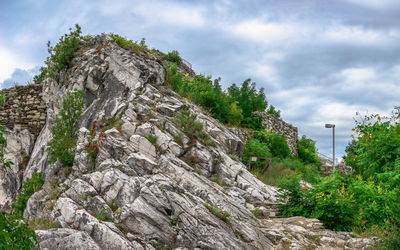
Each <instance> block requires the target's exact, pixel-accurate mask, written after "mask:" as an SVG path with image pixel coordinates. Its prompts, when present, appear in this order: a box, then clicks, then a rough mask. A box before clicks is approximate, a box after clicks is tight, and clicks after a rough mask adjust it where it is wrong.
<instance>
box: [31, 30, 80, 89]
mask: <svg viewBox="0 0 400 250" xmlns="http://www.w3.org/2000/svg"><path fill="white" fill-rule="evenodd" d="M69 30H70V32H69V34H65V35H63V36H61V38H60V40H59V42H58V43H57V44H56V46H54V47H52V46H51V44H50V42H48V43H47V47H48V52H49V57H47V59H46V61H45V64H46V67H42V68H41V69H40V74H39V75H37V76H35V77H34V79H33V80H34V82H36V83H40V82H42V81H43V80H44V79H45V78H47V77H54V76H55V74H56V73H58V72H60V71H62V70H65V69H67V68H69V67H70V66H71V64H72V59H73V58H74V57H75V54H76V52H77V51H78V50H79V47H80V44H81V40H82V36H81V34H82V31H81V27H80V26H79V25H78V24H76V25H75V30H72V29H71V28H70V29H69Z"/></svg>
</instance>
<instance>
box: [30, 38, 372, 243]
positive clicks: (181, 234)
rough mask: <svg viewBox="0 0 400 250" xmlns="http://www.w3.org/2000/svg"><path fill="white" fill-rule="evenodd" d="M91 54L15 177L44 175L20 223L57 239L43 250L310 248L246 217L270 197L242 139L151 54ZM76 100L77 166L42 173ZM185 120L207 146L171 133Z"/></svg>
mask: <svg viewBox="0 0 400 250" xmlns="http://www.w3.org/2000/svg"><path fill="white" fill-rule="evenodd" d="M87 43H88V44H87V49H86V50H85V51H83V52H82V54H81V55H80V56H79V57H77V58H75V59H74V62H73V65H74V66H73V67H72V68H70V69H69V70H68V71H67V72H64V73H63V74H62V75H60V77H59V79H60V80H59V81H58V82H56V81H54V80H52V79H47V80H46V81H45V82H44V83H43V84H44V85H43V99H44V101H45V103H46V106H47V121H46V124H45V126H44V127H43V129H42V131H41V132H40V134H39V136H38V138H37V140H36V142H35V146H34V148H33V150H31V158H30V160H29V163H28V165H27V167H26V170H25V171H24V173H23V177H24V178H25V179H26V178H28V177H30V176H31V175H32V173H34V172H40V173H42V174H43V176H44V178H45V185H44V188H43V189H42V190H41V191H39V192H37V193H35V194H34V195H33V196H32V197H31V198H30V199H29V201H28V204H27V208H26V210H25V212H24V217H25V218H27V219H30V220H36V219H50V220H53V221H57V222H58V223H59V225H60V226H61V228H58V229H48V230H37V231H36V233H37V234H38V237H39V246H38V248H39V249H160V248H161V247H164V248H166V249H173V248H178V247H179V248H180V249H278V248H279V247H280V246H282V244H286V243H284V242H283V241H285V240H286V239H289V240H290V242H293V244H294V245H293V246H300V248H302V247H303V246H304V247H305V246H307V244H308V243H309V241H305V240H304V241H303V240H301V239H297V238H296V239H292V235H294V233H293V234H292V233H291V231H290V230H289V229H287V228H286V227H285V228H283V227H280V226H277V225H270V224H268V223H269V222H268V221H265V220H260V219H257V218H256V217H255V216H254V215H253V213H252V210H254V209H256V207H255V204H257V206H263V204H270V203H274V202H275V200H276V198H275V195H276V192H277V191H276V188H275V187H272V186H268V185H265V184H263V183H262V182H261V181H259V180H258V179H257V178H256V177H255V176H253V175H252V174H251V173H249V172H248V171H247V170H246V167H245V166H244V165H243V164H242V163H241V162H240V161H237V160H235V159H236V157H233V155H239V154H240V152H241V149H242V148H243V144H244V142H243V139H242V138H241V137H242V136H240V137H239V136H238V135H236V134H235V133H234V132H233V131H231V130H229V129H227V128H226V127H225V126H223V125H222V124H220V123H219V122H218V121H217V120H215V119H213V118H211V117H209V116H207V115H206V114H205V113H204V112H203V111H202V110H201V109H200V108H199V107H197V106H195V105H193V104H191V103H189V102H187V101H186V100H185V99H183V98H181V97H180V96H178V95H176V94H175V93H174V92H173V91H171V90H170V89H169V88H168V87H167V86H164V74H165V73H164V69H163V67H162V66H161V64H160V62H159V61H158V60H157V58H155V57H154V56H152V55H151V54H148V55H146V56H143V55H141V54H135V53H132V52H130V51H127V50H124V49H121V48H120V47H118V46H117V45H116V44H114V43H112V42H110V41H109V39H108V37H107V36H104V35H103V36H98V37H95V38H93V39H92V40H91V41H89V42H87ZM143 53H144V52H143ZM72 89H80V90H83V91H84V92H85V99H86V101H87V106H86V108H85V111H84V113H83V116H82V119H81V122H80V128H79V138H78V142H77V147H76V156H75V164H74V165H73V166H72V167H71V168H66V167H62V166H60V165H59V164H57V163H49V161H48V155H47V152H46V145H47V143H48V142H49V141H50V139H51V133H50V129H51V127H52V126H53V120H54V117H55V114H56V113H57V112H58V110H59V108H60V104H61V100H60V98H59V96H63V95H64V94H65V93H66V92H67V91H70V90H72ZM183 109H185V110H189V111H190V112H191V113H195V114H197V119H198V121H200V122H201V123H202V124H203V127H204V132H205V133H206V134H207V135H208V137H209V142H208V143H207V144H206V145H205V144H203V143H201V142H200V141H199V140H193V138H192V137H191V135H188V134H185V133H184V131H183V130H182V129H181V128H180V126H179V124H177V123H176V122H175V119H174V118H175V116H176V115H177V114H178V113H179V112H180V111H181V110H183ZM94 122H96V124H97V125H98V126H97V129H96V131H93V130H92V131H90V130H91V129H92V124H93V123H94ZM104 124H107V126H105V125H104ZM89 134H92V135H93V134H95V136H94V138H92V139H91V140H92V141H95V142H96V143H97V146H98V149H99V150H98V154H97V155H96V157H95V158H93V157H89V155H88V152H87V145H88V143H89ZM149 135H151V136H152V137H151V138H156V140H154V139H152V140H150V137H149ZM243 138H245V135H243ZM278 224H279V223H278ZM292 224H293V223H292ZM288 227H289V228H292V229H293V228H296V227H295V226H290V223H289V224H288ZM288 230H289V231H288ZM293 230H294V229H293ZM307 230H308V229H307V228H305V229H304V230H303V231H301V230H300V231H296V234H297V233H298V234H299V235H306V233H307ZM325 231H326V232H328V230H325ZM325 231H324V232H325ZM329 233H330V234H331V235H335V233H334V232H331V231H329ZM299 237H300V236H299ZM304 237H307V236H304ZM346 240H348V238H346ZM346 244H347V243H346ZM367 245H368V244H367V243H365V244H364V243H363V244H361V245H360V246H362V247H365V246H367ZM320 246H325V245H323V244H320ZM362 247H361V248H362ZM361 248H360V249H361ZM293 249H298V248H293Z"/></svg>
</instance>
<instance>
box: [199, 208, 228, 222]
mask: <svg viewBox="0 0 400 250" xmlns="http://www.w3.org/2000/svg"><path fill="white" fill-rule="evenodd" d="M203 205H204V206H205V207H206V208H207V209H208V211H210V212H211V213H212V214H213V215H215V216H216V217H217V218H219V219H220V220H222V221H223V222H225V223H226V224H228V225H230V224H231V222H230V221H229V216H230V214H229V213H228V212H226V211H224V210H222V209H220V208H217V207H214V206H212V205H210V204H208V203H203Z"/></svg>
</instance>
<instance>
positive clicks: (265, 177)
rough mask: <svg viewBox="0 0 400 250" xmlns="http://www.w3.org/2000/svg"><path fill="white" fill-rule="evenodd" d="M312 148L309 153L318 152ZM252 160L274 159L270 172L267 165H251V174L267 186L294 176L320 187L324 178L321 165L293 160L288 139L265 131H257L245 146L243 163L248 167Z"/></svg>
mask: <svg viewBox="0 0 400 250" xmlns="http://www.w3.org/2000/svg"><path fill="white" fill-rule="evenodd" d="M307 140H310V139H307ZM310 141H311V142H313V141H312V140H310ZM310 145H311V146H312V148H310V149H309V150H310V151H312V152H316V148H315V142H313V143H311V144H310ZM315 154H316V153H315ZM250 157H257V158H270V159H271V164H270V166H269V168H268V169H266V166H267V164H268V162H267V161H263V160H257V161H255V162H252V163H251V172H252V173H253V174H254V175H255V176H257V178H259V179H260V180H261V181H263V182H264V183H266V184H268V185H277V184H278V183H279V182H280V180H281V179H284V178H286V177H288V176H295V175H300V176H301V178H302V179H303V180H305V181H307V182H310V183H317V182H318V181H319V179H320V176H321V174H320V169H319V167H320V164H321V163H320V162H319V161H316V162H312V163H310V162H307V161H305V160H304V159H302V158H297V157H294V156H292V155H291V151H290V149H289V146H288V145H287V142H286V138H285V137H284V136H282V135H278V134H275V133H272V132H268V131H266V130H258V131H254V134H253V138H252V139H250V140H248V142H247V144H246V145H245V148H244V150H243V154H242V162H243V163H244V164H246V165H248V164H249V159H250Z"/></svg>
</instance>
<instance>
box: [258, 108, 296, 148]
mask: <svg viewBox="0 0 400 250" xmlns="http://www.w3.org/2000/svg"><path fill="white" fill-rule="evenodd" d="M261 116H262V123H263V125H264V126H265V128H266V129H268V130H271V131H273V132H274V133H277V134H280V135H284V136H285V137H286V141H287V143H288V145H289V148H290V151H292V154H293V155H295V156H297V155H298V152H297V138H298V130H297V128H296V127H294V126H293V125H291V124H289V123H286V122H285V121H283V120H282V119H279V118H277V117H275V116H272V115H270V114H267V113H264V112H263V113H261Z"/></svg>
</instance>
